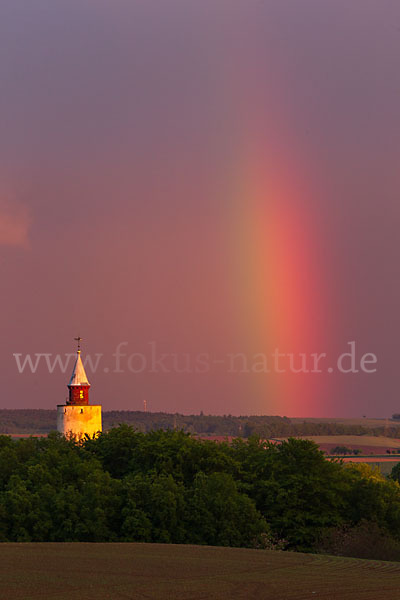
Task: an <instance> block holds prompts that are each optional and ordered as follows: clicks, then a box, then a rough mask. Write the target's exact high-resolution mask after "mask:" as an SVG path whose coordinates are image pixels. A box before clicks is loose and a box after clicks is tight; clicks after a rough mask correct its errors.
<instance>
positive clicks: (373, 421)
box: [290, 417, 400, 427]
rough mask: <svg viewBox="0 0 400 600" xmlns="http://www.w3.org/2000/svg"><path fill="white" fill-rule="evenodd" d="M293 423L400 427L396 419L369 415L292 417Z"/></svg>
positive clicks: (399, 422)
mask: <svg viewBox="0 0 400 600" xmlns="http://www.w3.org/2000/svg"><path fill="white" fill-rule="evenodd" d="M290 420H291V421H292V422H293V423H303V422H304V421H305V422H306V423H341V424H342V425H362V426H363V427H396V426H397V427H400V421H397V420H394V419H384V418H382V419H377V418H368V417H354V418H352V419H346V418H344V417H336V418H335V417H321V418H318V417H290Z"/></svg>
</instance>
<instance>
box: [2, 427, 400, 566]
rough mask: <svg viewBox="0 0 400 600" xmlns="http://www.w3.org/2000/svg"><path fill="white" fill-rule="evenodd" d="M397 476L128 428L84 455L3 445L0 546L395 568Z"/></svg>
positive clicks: (92, 444)
mask: <svg viewBox="0 0 400 600" xmlns="http://www.w3.org/2000/svg"><path fill="white" fill-rule="evenodd" d="M399 477H400V471H399V469H398V468H397V467H395V469H394V470H393V474H392V476H391V477H390V478H388V479H386V478H385V477H384V476H382V475H381V474H380V472H379V471H378V470H377V469H373V468H371V467H369V466H368V465H365V464H357V465H356V464H350V465H349V464H346V465H345V464H343V463H342V462H341V460H340V459H336V460H328V459H326V458H325V456H324V454H323V453H322V452H321V451H320V450H319V449H318V447H317V445H316V444H314V442H311V441H308V440H302V439H296V438H290V439H289V440H288V441H287V442H283V443H281V444H272V443H269V442H266V441H263V440H262V439H261V438H259V437H257V436H252V437H250V438H249V439H248V440H243V439H241V438H237V439H235V440H233V441H232V442H231V443H225V442H224V443H216V442H213V441H205V440H199V439H196V438H195V437H193V436H192V435H190V434H188V433H186V432H184V431H182V430H173V429H170V430H156V431H150V432H147V433H146V432H141V431H138V430H135V429H134V428H133V427H131V426H129V425H126V424H123V425H121V426H119V427H115V428H112V429H110V430H109V431H108V432H105V433H102V434H100V435H99V436H98V437H97V438H94V439H89V438H88V439H86V440H85V441H84V442H82V443H76V442H75V441H74V440H67V439H65V438H63V437H62V436H61V435H60V434H58V433H56V432H52V433H50V434H49V436H48V437H41V438H34V437H29V438H25V439H19V440H13V439H12V438H11V437H9V436H5V435H1V436H0V541H3V542H7V541H9V542H39V541H46V542H64V541H80V542H108V541H113V542H117V541H118V542H162V543H174V544H207V545H214V546H235V547H249V548H260V549H262V548H271V549H276V550H288V551H290V550H292V551H296V550H297V551H303V552H328V553H331V554H341V555H348V556H360V557H369V558H381V559H384V560H385V559H387V560H399V559H400V485H399V483H398V480H399Z"/></svg>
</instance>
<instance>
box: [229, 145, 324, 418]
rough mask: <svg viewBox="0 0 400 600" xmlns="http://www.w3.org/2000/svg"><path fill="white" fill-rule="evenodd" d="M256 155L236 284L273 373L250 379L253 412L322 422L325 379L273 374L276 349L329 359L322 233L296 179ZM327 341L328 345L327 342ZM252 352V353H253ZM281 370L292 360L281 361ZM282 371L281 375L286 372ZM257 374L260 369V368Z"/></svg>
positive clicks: (240, 214)
mask: <svg viewBox="0 0 400 600" xmlns="http://www.w3.org/2000/svg"><path fill="white" fill-rule="evenodd" d="M260 156H262V153H261V152H257V153H256V154H255V155H254V156H253V157H252V159H251V160H247V161H245V164H246V167H245V169H244V176H243V177H242V180H241V182H240V184H239V185H238V186H237V188H236V192H235V200H234V202H233V204H234V206H235V208H234V219H233V239H232V243H233V244H234V252H233V257H234V258H233V261H232V266H233V273H234V275H233V281H234V284H233V285H234V287H235V290H236V293H235V298H236V305H237V311H238V312H237V315H238V319H237V322H238V326H239V328H240V333H241V337H242V339H244V340H246V341H245V344H244V346H245V347H246V348H247V349H248V351H249V352H250V353H251V352H253V355H255V354H259V353H260V354H266V355H268V356H271V360H270V364H269V366H268V368H269V370H270V371H271V372H269V373H265V372H257V373H253V372H252V373H251V374H250V375H249V376H250V377H251V380H252V399H253V398H254V400H255V403H256V408H255V412H259V413H262V414H280V415H284V414H285V415H287V416H307V415H321V414H322V413H325V412H326V408H327V407H326V406H325V405H324V381H326V379H324V378H326V374H322V373H321V374H318V373H293V372H291V371H290V369H289V368H287V369H286V372H285V373H277V372H275V366H274V364H275V363H274V359H273V358H272V355H273V353H274V351H275V349H279V351H280V352H281V353H284V354H289V353H292V354H294V355H295V358H294V363H293V365H294V368H296V369H299V368H301V366H302V363H301V360H302V358H301V356H299V355H300V354H306V355H307V364H308V368H309V369H311V368H312V362H310V360H311V361H312V358H311V359H310V358H309V357H310V356H311V354H313V353H320V352H324V351H326V340H328V339H330V338H328V336H331V332H330V331H328V329H329V328H328V327H327V325H326V318H325V313H326V311H327V306H328V302H327V298H326V289H327V287H326V282H325V271H324V264H323V260H322V255H321V245H322V241H321V240H320V239H319V237H318V228H317V227H316V225H315V223H314V222H313V220H312V215H310V214H307V212H306V210H305V209H304V206H307V202H306V200H307V198H306V191H305V190H306V186H304V184H303V182H302V179H301V177H296V173H295V171H294V170H293V169H292V170H291V171H290V172H288V171H286V172H279V171H278V170H277V169H273V168H271V169H268V162H267V161H266V160H265V161H263V160H260ZM324 340H325V342H324ZM251 349H252V350H251ZM279 361H280V363H279V364H280V365H282V367H283V368H285V367H288V366H289V358H287V357H286V358H280V359H279ZM282 367H281V368H282ZM254 368H255V370H257V368H256V367H254Z"/></svg>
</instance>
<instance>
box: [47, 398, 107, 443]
mask: <svg viewBox="0 0 400 600" xmlns="http://www.w3.org/2000/svg"><path fill="white" fill-rule="evenodd" d="M101 429H102V428H101V406H100V405H89V406H88V405H67V404H62V405H58V406H57V431H59V432H60V433H62V434H63V435H65V436H66V437H69V436H75V438H76V439H77V440H80V439H81V438H83V437H84V436H85V434H86V433H87V434H88V435H89V436H90V437H92V436H93V435H95V434H96V433H98V432H99V431H101Z"/></svg>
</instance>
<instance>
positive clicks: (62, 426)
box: [57, 337, 102, 440]
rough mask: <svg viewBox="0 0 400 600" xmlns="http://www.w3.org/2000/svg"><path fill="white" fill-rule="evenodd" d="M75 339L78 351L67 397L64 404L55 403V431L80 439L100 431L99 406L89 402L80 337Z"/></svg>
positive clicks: (87, 382)
mask: <svg viewBox="0 0 400 600" xmlns="http://www.w3.org/2000/svg"><path fill="white" fill-rule="evenodd" d="M75 339H76V340H77V342H78V351H77V357H76V361H75V365H74V369H73V371H72V375H71V379H70V381H69V384H68V389H69V399H68V401H67V403H66V404H59V405H57V431H59V432H60V433H62V434H63V435H65V436H66V437H74V438H75V439H76V440H81V439H82V438H84V437H85V435H88V436H89V437H93V436H94V435H96V434H97V433H99V432H101V429H102V428H101V406H100V405H99V404H98V405H95V404H94V405H90V404H89V388H90V383H89V381H88V378H87V377H86V373H85V369H84V366H83V363H82V359H81V346H80V343H81V340H82V338H81V337H77V338H75Z"/></svg>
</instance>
